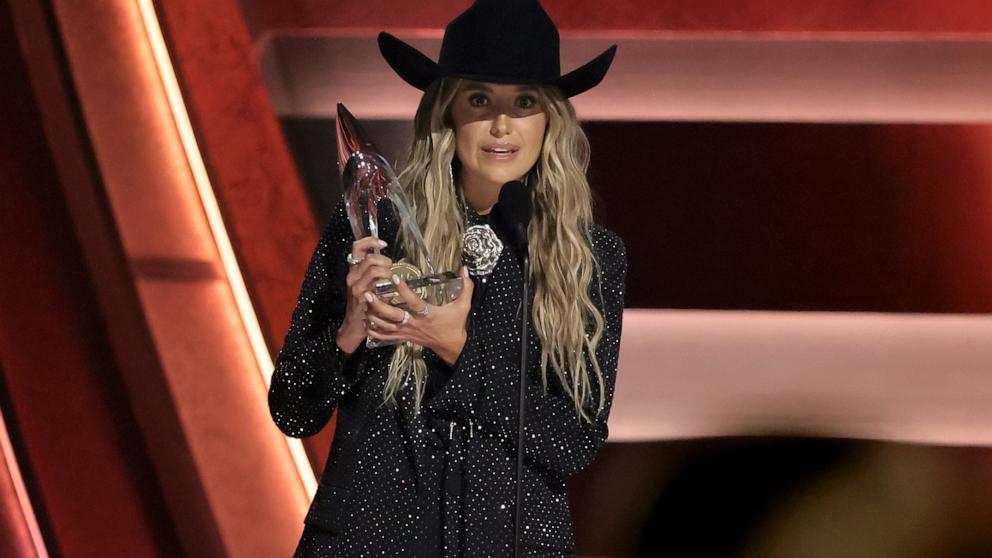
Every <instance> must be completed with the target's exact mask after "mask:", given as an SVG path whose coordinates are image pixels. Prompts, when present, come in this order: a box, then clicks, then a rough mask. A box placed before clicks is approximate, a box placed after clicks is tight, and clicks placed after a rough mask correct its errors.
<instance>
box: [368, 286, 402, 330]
mask: <svg viewBox="0 0 992 558" xmlns="http://www.w3.org/2000/svg"><path fill="white" fill-rule="evenodd" d="M364 296H365V300H366V301H367V302H368V311H367V313H368V316H369V319H372V318H379V320H378V321H377V323H383V322H389V323H393V324H396V323H399V322H400V321H401V320H402V319H403V310H400V309H399V308H396V307H395V306H392V305H390V304H387V303H386V302H385V301H384V300H382V299H381V298H379V297H377V296H375V295H373V294H372V293H370V292H366V293H365V295H364Z"/></svg>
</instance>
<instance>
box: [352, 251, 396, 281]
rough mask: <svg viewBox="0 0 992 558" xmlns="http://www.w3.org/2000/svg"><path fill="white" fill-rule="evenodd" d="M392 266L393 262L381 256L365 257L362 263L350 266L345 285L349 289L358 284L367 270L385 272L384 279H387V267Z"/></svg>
mask: <svg viewBox="0 0 992 558" xmlns="http://www.w3.org/2000/svg"><path fill="white" fill-rule="evenodd" d="M392 264H393V260H391V259H389V258H388V257H386V256H383V255H382V254H369V255H367V256H365V259H364V260H362V263H360V264H358V265H355V266H352V267H351V269H350V270H349V271H348V276H347V278H346V280H345V283H347V285H348V286H349V287H350V286H352V285H356V284H360V283H361V279H362V276H363V275H365V273H366V272H367V271H368V270H369V268H379V269H382V270H385V271H384V272H385V273H386V275H385V277H387V278H388V277H389V267H390V266H391V265H392Z"/></svg>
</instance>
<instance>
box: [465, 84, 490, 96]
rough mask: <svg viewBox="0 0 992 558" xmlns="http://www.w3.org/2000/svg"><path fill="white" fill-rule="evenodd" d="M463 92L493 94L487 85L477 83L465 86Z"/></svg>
mask: <svg viewBox="0 0 992 558" xmlns="http://www.w3.org/2000/svg"><path fill="white" fill-rule="evenodd" d="M464 90H465V91H486V92H488V93H492V92H493V89H492V88H491V87H489V86H488V85H485V84H482V83H478V82H473V83H468V84H466V85H465V87H464Z"/></svg>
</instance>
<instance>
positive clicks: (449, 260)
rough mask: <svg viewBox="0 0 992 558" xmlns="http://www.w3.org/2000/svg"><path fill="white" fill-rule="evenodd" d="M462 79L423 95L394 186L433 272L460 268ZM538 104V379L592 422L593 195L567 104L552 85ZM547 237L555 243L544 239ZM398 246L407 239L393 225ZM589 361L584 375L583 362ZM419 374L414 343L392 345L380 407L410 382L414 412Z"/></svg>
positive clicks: (533, 245)
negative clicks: (458, 100) (402, 194)
mask: <svg viewBox="0 0 992 558" xmlns="http://www.w3.org/2000/svg"><path fill="white" fill-rule="evenodd" d="M463 81H464V80H462V79H458V78H443V79H439V80H436V81H435V82H434V83H433V84H432V85H431V86H430V87H429V88H428V89H427V90H426V92H425V93H424V95H423V97H422V99H421V101H420V106H419V107H418V108H417V114H416V117H415V118H414V140H413V144H412V145H411V147H410V151H409V153H408V155H407V157H406V160H405V162H404V163H403V164H402V165H401V170H400V172H399V180H400V183H401V184H402V185H403V187H404V189H405V190H406V193H407V199H408V200H409V203H410V204H411V206H412V207H411V209H412V210H413V212H414V214H415V216H416V220H417V223H418V224H419V225H420V228H421V232H422V234H423V237H424V241H425V243H426V245H427V250H428V252H429V253H430V254H431V255H432V257H433V258H434V263H435V265H436V266H437V268H438V269H452V270H457V269H459V268H460V267H461V265H462V235H463V234H464V232H465V223H464V221H463V216H462V211H461V208H460V203H463V202H462V201H461V193H460V191H457V190H456V186H455V185H454V184H453V183H452V180H453V173H452V172H451V167H450V165H451V164H452V163H453V162H454V163H455V164H456V165H457V164H458V163H457V159H456V153H455V130H454V128H453V124H452V119H451V114H450V107H451V104H452V101H453V100H454V98H455V96H456V94H457V93H458V91H459V89H460V87H461V85H462V83H463ZM537 95H538V99H539V102H540V104H541V106H542V107H543V109H544V110H545V111H546V113H547V116H548V121H547V122H548V123H547V128H546V130H545V134H544V144H543V146H542V147H541V154H540V156H539V158H538V161H537V163H536V164H535V165H534V167H533V168H532V169H531V171H530V173H529V174H528V176H527V182H528V185H529V186H530V187H531V188H530V189H531V192H532V198H533V205H534V215H533V217H532V219H531V222H530V225H529V227H528V230H527V236H528V240H529V244H530V278H531V280H532V284H533V285H535V287H534V303H533V305H532V308H531V316H532V319H531V323H532V327H533V328H534V331H535V332H536V333H537V335H538V338H539V339H540V341H541V359H540V361H541V380H542V383H543V385H544V389H545V390H547V389H548V371H549V369H550V370H551V371H553V372H554V374H555V376H556V377H557V379H558V382H559V384H560V386H561V387H562V388H563V389H564V391H565V392H566V393H567V394H568V395H569V396H570V397H571V398H572V399H573V401H574V402H575V409H576V412H577V413H578V415H579V416H581V417H582V418H584V419H586V420H587V421H590V422H591V421H592V418H590V415H589V413H588V412H587V410H586V406H587V404H588V403H589V402H590V400H591V399H593V393H594V392H593V385H592V383H591V378H593V379H595V381H596V382H597V384H598V386H599V389H598V390H596V391H597V392H598V401H597V406H596V414H597V415H598V414H599V412H600V411H602V409H603V406H604V403H605V397H606V395H605V390H604V389H602V388H603V374H602V371H601V370H600V366H599V362H598V361H597V359H596V347H597V345H598V344H599V342H600V340H601V338H602V335H603V329H604V322H603V316H602V315H601V313H600V312H599V310H598V309H597V308H596V306H595V305H594V304H593V303H592V300H591V299H590V297H589V294H588V292H589V285H590V283H591V281H592V274H593V269H594V268H595V270H596V272H597V273H599V262H598V261H596V258H595V255H594V254H593V252H592V249H591V245H592V244H591V239H590V238H589V226H590V225H591V223H592V196H591V192H590V189H589V182H588V181H587V180H586V170H587V168H588V165H589V141H588V139H587V138H586V135H585V132H583V131H582V128H581V127H580V126H579V123H578V120H577V119H576V116H575V109H574V108H573V107H572V104H571V102H569V100H568V99H567V98H566V97H564V96H563V95H562V94H561V92H560V91H559V90H558V89H557V88H555V87H540V88H538V90H537ZM549 239H554V241H553V242H552V241H549ZM400 241H401V244H402V246H404V247H412V246H414V244H413V239H412V238H411V235H410V234H409V232H408V231H406V229H405V228H401V231H400ZM404 252H405V254H406V257H407V260H408V261H410V262H411V263H413V264H414V265H417V266H418V267H419V268H421V269H425V268H426V266H425V265H424V264H425V262H424V261H423V257H422V255H421V254H420V253H418V251H417V250H413V249H406V250H404ZM586 355H588V357H589V364H591V365H592V366H591V369H588V368H589V367H587V362H586V358H585V356H586ZM426 377H427V366H426V364H425V362H424V360H423V357H422V347H421V346H419V345H416V344H413V343H410V342H406V343H402V344H400V345H398V346H397V347H396V351H395V353H394V354H393V358H392V360H391V362H390V365H389V374H388V377H387V380H386V385H385V389H384V391H383V400H384V402H390V401H392V402H394V403H395V396H396V393H397V391H399V389H400V388H401V387H402V386H403V384H404V383H405V382H406V381H408V380H409V379H411V378H412V379H413V381H414V382H415V402H414V405H415V409H416V410H417V411H418V412H419V409H420V403H421V399H422V397H423V392H424V385H425V382H426Z"/></svg>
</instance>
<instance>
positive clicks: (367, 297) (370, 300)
mask: <svg viewBox="0 0 992 558" xmlns="http://www.w3.org/2000/svg"><path fill="white" fill-rule="evenodd" d="M365 300H367V301H369V302H372V301H373V300H374V299H373V298H372V294H371V293H365Z"/></svg>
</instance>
